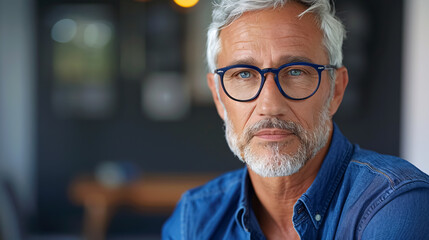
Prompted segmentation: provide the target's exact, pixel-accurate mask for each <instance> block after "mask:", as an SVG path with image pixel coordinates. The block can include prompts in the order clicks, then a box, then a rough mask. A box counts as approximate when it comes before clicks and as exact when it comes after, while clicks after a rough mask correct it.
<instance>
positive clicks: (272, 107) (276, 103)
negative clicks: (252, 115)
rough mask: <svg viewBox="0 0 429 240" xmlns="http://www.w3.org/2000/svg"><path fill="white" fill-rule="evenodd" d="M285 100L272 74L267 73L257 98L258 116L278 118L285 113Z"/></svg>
mask: <svg viewBox="0 0 429 240" xmlns="http://www.w3.org/2000/svg"><path fill="white" fill-rule="evenodd" d="M286 108H287V105H286V98H285V97H284V96H283V95H282V93H281V92H280V90H279V88H278V87H277V84H276V82H275V80H274V74H273V73H267V74H266V76H265V83H264V86H263V87H262V90H261V92H260V94H259V96H258V98H257V104H256V109H255V110H256V111H257V114H258V115H260V116H265V117H280V116H283V115H284V114H285V112H286Z"/></svg>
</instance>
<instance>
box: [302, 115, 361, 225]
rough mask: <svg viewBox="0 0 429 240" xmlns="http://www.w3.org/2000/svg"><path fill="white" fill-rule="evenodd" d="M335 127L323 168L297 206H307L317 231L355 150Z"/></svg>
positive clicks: (335, 126)
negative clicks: (300, 204)
mask: <svg viewBox="0 0 429 240" xmlns="http://www.w3.org/2000/svg"><path fill="white" fill-rule="evenodd" d="M333 125H334V127H333V134H332V140H331V144H330V146H329V150H328V153H327V155H326V157H325V159H324V160H323V163H322V166H321V167H320V170H319V172H318V173H317V176H316V178H315V180H314V182H313V183H312V185H311V186H310V187H309V188H308V189H307V191H306V192H305V193H304V194H303V195H302V196H301V197H300V198H299V199H298V202H297V205H298V203H299V202H301V203H302V204H303V205H304V206H305V208H306V209H307V211H308V214H309V216H310V217H311V219H312V222H313V224H314V227H315V228H316V229H318V228H319V227H320V225H321V224H322V222H323V220H324V217H325V214H326V210H327V209H328V206H329V204H330V202H331V200H332V197H333V195H334V194H335V191H336V190H337V188H338V186H339V184H340V181H341V179H342V177H343V175H344V172H345V171H346V168H347V166H348V164H349V162H350V159H351V157H352V154H353V148H354V147H353V145H352V144H351V143H350V142H349V141H348V140H347V138H345V137H344V135H343V134H342V133H341V131H340V129H339V128H338V126H337V125H336V124H335V123H334V124H333Z"/></svg>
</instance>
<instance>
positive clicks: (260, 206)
mask: <svg viewBox="0 0 429 240" xmlns="http://www.w3.org/2000/svg"><path fill="white" fill-rule="evenodd" d="M331 135H332V131H331ZM331 138H332V136H330V137H329V141H328V144H326V146H325V147H323V148H322V149H321V150H320V151H319V152H318V153H317V154H316V156H314V157H313V158H312V159H310V160H309V161H308V162H307V163H306V164H305V165H304V167H302V168H301V169H300V171H298V172H297V173H295V174H293V175H290V176H284V177H261V176H259V175H258V174H256V173H255V172H253V171H252V170H251V169H250V168H249V169H248V171H249V177H250V180H251V182H252V185H253V188H254V192H255V195H254V196H253V200H252V207H253V209H254V212H255V215H256V217H257V218H258V222H259V223H260V227H261V229H262V231H263V232H264V234H265V236H266V237H267V239H277V238H280V239H299V236H298V235H297V232H296V231H295V229H294V227H293V222H292V217H293V210H294V209H293V208H294V205H295V203H296V202H297V201H298V199H299V198H300V197H301V195H302V194H303V193H305V192H306V191H307V189H308V188H309V187H310V186H311V184H312V183H313V181H314V179H315V178H316V176H317V173H318V172H319V169H320V167H321V165H322V162H323V159H324V158H325V156H326V154H327V152H328V149H329V143H330V142H331Z"/></svg>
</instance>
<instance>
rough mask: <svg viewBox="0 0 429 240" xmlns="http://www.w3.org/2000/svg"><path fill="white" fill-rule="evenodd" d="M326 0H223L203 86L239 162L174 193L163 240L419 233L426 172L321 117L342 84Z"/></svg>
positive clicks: (334, 24) (428, 188) (338, 38)
mask: <svg viewBox="0 0 429 240" xmlns="http://www.w3.org/2000/svg"><path fill="white" fill-rule="evenodd" d="M343 38H344V28H343V26H342V24H341V22H340V21H339V20H338V19H337V18H336V17H335V16H334V11H333V10H332V9H331V6H330V4H329V1H328V0H302V1H291V0H289V1H287V0H283V1H281V0H271V1H270V0H265V1H263V0H234V1H233V0H223V1H220V2H219V3H218V4H216V5H215V9H214V12H213V23H212V24H211V26H210V28H209V31H208V49H207V57H208V63H209V67H210V70H211V73H209V74H208V75H207V76H208V84H209V87H210V89H211V91H212V93H213V98H214V101H215V104H216V108H217V111H218V113H219V115H220V117H221V118H222V119H223V120H224V122H225V133H226V134H225V135H226V139H227V141H228V144H229V146H230V148H231V150H232V152H233V153H234V154H235V155H236V156H237V157H238V158H239V159H240V160H242V161H243V162H244V163H246V167H245V168H244V169H242V170H238V171H235V172H231V173H227V174H225V175H223V176H221V177H219V178H217V179H215V180H213V181H211V182H209V183H208V184H206V185H204V186H202V187H199V188H197V189H193V190H190V191H188V192H187V193H185V194H184V195H183V197H182V199H181V201H180V202H179V203H178V205H177V208H176V210H175V212H174V213H173V215H172V216H171V218H170V219H169V220H168V221H167V222H166V224H165V225H164V228H163V233H162V234H163V238H164V239H300V238H301V239H427V238H428V236H429V228H428V227H426V224H427V223H429V177H428V176H427V175H425V174H424V173H422V172H421V171H419V170H418V169H417V168H415V167H414V166H412V165H411V164H409V163H408V162H406V161H404V160H402V159H399V158H396V157H391V156H385V155H381V154H377V153H374V152H370V151H366V150H363V149H360V148H359V147H358V146H357V145H352V144H351V143H350V142H349V141H348V140H347V139H346V138H345V137H344V136H343V135H342V134H341V132H340V130H339V129H338V127H337V126H336V125H335V124H333V122H332V116H333V115H334V114H335V112H336V111H337V109H338V107H339V105H340V103H341V100H342V98H343V94H344V91H345V88H346V86H347V83H348V75H347V69H346V68H345V67H344V66H342V52H341V47H342V41H343Z"/></svg>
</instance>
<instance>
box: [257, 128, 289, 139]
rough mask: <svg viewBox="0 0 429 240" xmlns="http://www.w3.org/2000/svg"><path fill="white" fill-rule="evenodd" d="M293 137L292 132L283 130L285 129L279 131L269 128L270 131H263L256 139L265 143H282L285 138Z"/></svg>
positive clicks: (260, 131) (259, 132) (258, 133)
mask: <svg viewBox="0 0 429 240" xmlns="http://www.w3.org/2000/svg"><path fill="white" fill-rule="evenodd" d="M291 135H293V133H291V132H290V131H287V130H283V129H277V128H269V129H261V130H259V131H258V132H256V134H255V135H254V137H257V138H260V139H263V140H265V141H281V140H284V139H285V138H287V137H289V136H291Z"/></svg>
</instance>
